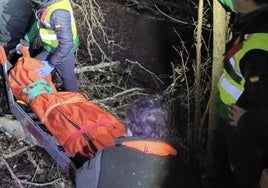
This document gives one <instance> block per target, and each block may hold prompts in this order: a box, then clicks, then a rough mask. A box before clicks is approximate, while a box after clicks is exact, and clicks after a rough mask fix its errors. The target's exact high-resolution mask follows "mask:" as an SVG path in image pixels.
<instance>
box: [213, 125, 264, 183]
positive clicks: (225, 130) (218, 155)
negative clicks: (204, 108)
mask: <svg viewBox="0 0 268 188" xmlns="http://www.w3.org/2000/svg"><path fill="white" fill-rule="evenodd" d="M214 154H215V155H214V157H215V168H216V177H217V178H216V179H217V182H218V184H219V187H226V188H227V187H228V188H231V187H236V188H254V187H256V185H258V182H259V179H260V176H261V172H262V169H264V168H265V158H264V154H263V151H262V149H261V147H260V146H259V145H258V144H257V143H256V142H254V141H252V140H250V138H247V137H245V136H244V135H243V134H242V133H241V132H240V131H239V130H238V129H237V128H235V127H231V126H229V125H227V124H225V123H223V122H221V124H220V125H219V127H218V128H217V130H216V132H215V144H214Z"/></svg>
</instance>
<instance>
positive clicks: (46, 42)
mask: <svg viewBox="0 0 268 188" xmlns="http://www.w3.org/2000/svg"><path fill="white" fill-rule="evenodd" d="M55 10H67V11H68V12H70V14H71V24H72V34H73V36H72V37H73V43H74V47H73V48H72V50H71V51H74V50H75V49H76V48H77V46H78V43H79V41H78V40H79V39H78V36H77V29H76V25H75V20H74V16H73V10H72V7H71V4H70V2H69V0H62V1H59V2H57V3H54V4H52V5H50V6H48V7H47V10H46V13H45V16H44V19H43V20H41V22H42V23H43V24H44V25H49V23H50V16H51V14H52V13H53V12H54V11H55ZM39 24H40V23H39ZM39 33H40V37H41V39H42V43H43V47H44V48H45V50H46V51H48V52H51V51H53V50H55V48H57V46H58V44H59V42H58V40H57V36H56V33H55V32H54V31H53V30H52V29H51V28H49V27H47V28H44V27H40V30H39Z"/></svg>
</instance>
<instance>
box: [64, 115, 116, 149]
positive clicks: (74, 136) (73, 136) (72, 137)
mask: <svg viewBox="0 0 268 188" xmlns="http://www.w3.org/2000/svg"><path fill="white" fill-rule="evenodd" d="M100 125H103V126H109V125H111V120H107V119H103V120H101V121H99V122H96V123H92V124H90V125H88V126H86V127H83V128H81V129H79V130H78V131H76V132H74V133H73V134H71V135H70V136H69V137H68V138H67V139H66V141H65V142H64V144H63V148H66V147H67V146H68V145H70V143H71V142H72V141H74V140H76V139H77V138H79V137H80V136H81V135H82V134H83V133H86V132H88V131H90V130H92V129H93V128H95V127H97V126H100Z"/></svg>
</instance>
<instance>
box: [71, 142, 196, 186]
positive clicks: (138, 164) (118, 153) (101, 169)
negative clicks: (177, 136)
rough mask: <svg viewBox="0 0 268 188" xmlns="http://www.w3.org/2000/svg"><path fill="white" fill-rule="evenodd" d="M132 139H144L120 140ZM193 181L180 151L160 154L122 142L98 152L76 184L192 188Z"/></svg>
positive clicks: (82, 171) (81, 170)
mask: <svg viewBox="0 0 268 188" xmlns="http://www.w3.org/2000/svg"><path fill="white" fill-rule="evenodd" d="M133 140H136V141H140V140H144V139H139V138H121V139H120V143H122V141H124V142H125V141H133ZM117 142H118V141H117ZM153 142H154V141H153ZM192 183H193V181H192V177H191V175H190V172H189V167H188V166H187V165H186V163H185V162H184V161H183V159H182V158H181V157H180V155H179V154H178V155H177V156H171V155H169V156H159V155H155V154H148V153H144V152H143V151H140V150H137V149H133V148H130V147H127V146H123V145H121V144H119V145H117V146H115V147H111V148H107V149H105V150H103V151H101V152H99V153H98V154H97V156H96V157H95V158H93V159H91V160H90V161H87V162H86V163H85V164H84V165H83V166H82V167H81V168H80V169H78V171H77V176H76V187H77V188H86V187H90V188H120V187H124V188H137V187H139V188H192Z"/></svg>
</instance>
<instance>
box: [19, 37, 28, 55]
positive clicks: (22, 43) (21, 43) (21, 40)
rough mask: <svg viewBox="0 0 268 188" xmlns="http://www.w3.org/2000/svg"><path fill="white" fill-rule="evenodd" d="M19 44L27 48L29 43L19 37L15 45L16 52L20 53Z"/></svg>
mask: <svg viewBox="0 0 268 188" xmlns="http://www.w3.org/2000/svg"><path fill="white" fill-rule="evenodd" d="M21 46H25V47H26V48H27V49H29V46H30V44H29V42H28V41H26V40H24V39H20V42H19V43H18V44H17V45H16V52H17V54H21V52H20V47H21Z"/></svg>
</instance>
